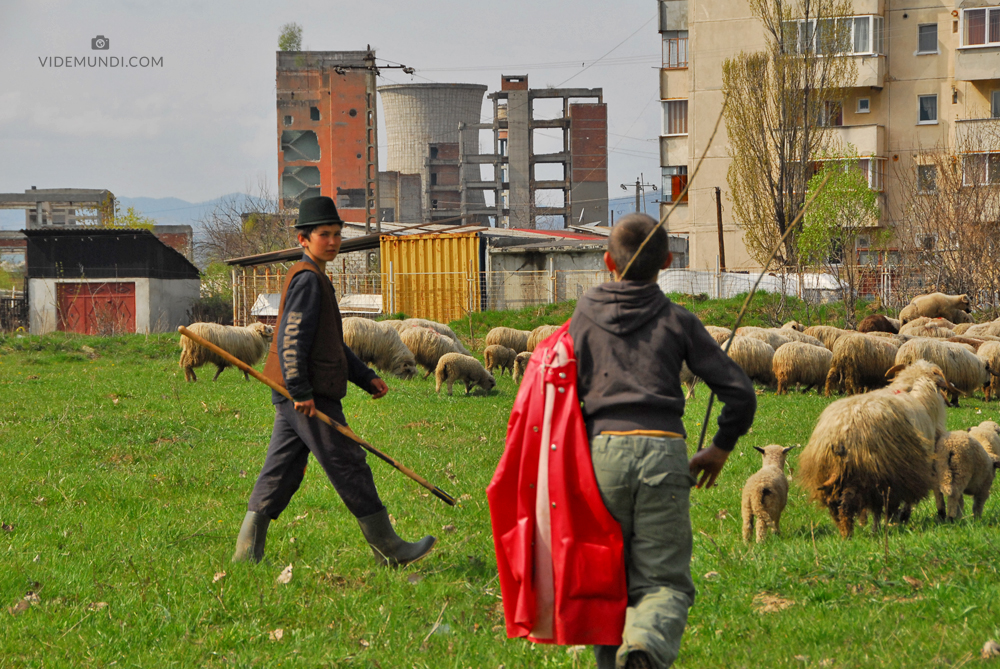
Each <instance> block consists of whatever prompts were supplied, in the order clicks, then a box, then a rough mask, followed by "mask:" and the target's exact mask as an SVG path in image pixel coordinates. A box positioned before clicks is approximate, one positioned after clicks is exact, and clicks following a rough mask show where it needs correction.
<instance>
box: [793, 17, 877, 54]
mask: <svg viewBox="0 0 1000 669" xmlns="http://www.w3.org/2000/svg"><path fill="white" fill-rule="evenodd" d="M858 19H868V21H867V23H868V36H867V39H866V41H867V47H868V48H867V49H862V50H860V51H859V50H856V49H855V44H854V40H855V30H856V27H857V25H858V23H857V20H858ZM820 20H821V21H833V20H845V21H846V20H850V21H851V35H850V39H849V40H848V43H849V45H850V49H851V50H850V51H848V52H844V53H830V54H826V53H820V52H819V51H818V50H817V44H816V39H817V35H818V34H819V33H821V32H822V31H821V30H820V31H817V30H816V19H808V20H806V19H791V20H789V21H784V22H783V23H786V24H789V25H790V24H795V26H796V31H795V37H794V42H793V41H792V40H791V39H789V37H788V36H786V38H785V42H786V45H787V46H788V47H791V46H794V47H795V53H797V54H803V53H805V52H804V51H803V36H805V38H806V40H807V41H809V42H811V43H812V48H811V50H810V51H809V53H813V54H816V55H817V56H869V57H877V56H884V55H885V18H884V17H882V16H880V15H878V14H853V15H851V16H839V17H833V18H829V19H820ZM804 24H808V28H807V29H806V30H803V29H802V26H803V25H804Z"/></svg>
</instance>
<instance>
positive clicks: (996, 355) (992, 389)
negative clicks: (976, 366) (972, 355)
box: [976, 341, 1000, 402]
mask: <svg viewBox="0 0 1000 669" xmlns="http://www.w3.org/2000/svg"><path fill="white" fill-rule="evenodd" d="M976 355H977V356H979V358H980V359H981V360H983V361H984V362H985V363H986V364H987V365H988V366H989V368H990V370H995V371H997V372H1000V342H996V341H987V342H984V343H983V344H982V346H980V347H979V350H977V351H976ZM983 394H984V395H985V396H986V401H987V402H989V401H990V400H991V399H992V398H993V395H996V396H997V397H1000V378H997V376H996V375H995V374H990V382H989V385H987V386H985V387H984V388H983Z"/></svg>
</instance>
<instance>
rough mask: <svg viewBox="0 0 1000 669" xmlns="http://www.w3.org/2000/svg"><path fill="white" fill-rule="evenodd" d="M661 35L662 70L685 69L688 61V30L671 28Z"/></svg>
mask: <svg viewBox="0 0 1000 669" xmlns="http://www.w3.org/2000/svg"><path fill="white" fill-rule="evenodd" d="M661 34H662V35H663V47H662V51H663V52H662V54H661V55H662V58H663V59H662V62H661V67H662V68H663V69H664V70H686V69H687V67H688V62H689V54H688V31H687V30H671V31H667V32H663V33H661Z"/></svg>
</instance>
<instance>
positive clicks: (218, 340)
mask: <svg viewBox="0 0 1000 669" xmlns="http://www.w3.org/2000/svg"><path fill="white" fill-rule="evenodd" d="M188 330H190V331H191V332H193V333H194V334H196V335H198V336H200V337H202V338H204V339H207V340H208V341H210V342H212V343H213V344H215V345H216V346H218V347H219V348H221V349H223V350H224V351H226V352H227V353H230V354H232V355H233V356H234V357H236V358H237V359H238V360H241V361H242V362H245V363H246V364H248V365H250V366H251V367H252V366H253V365H256V364H257V363H258V362H260V361H261V359H262V358H263V357H264V356H265V355H266V354H267V348H268V346H270V344H271V337H273V336H274V328H273V327H271V326H270V325H265V324H264V323H251V324H250V325H247V326H246V327H235V326H232V325H219V324H218V323H192V324H191V325H189V326H188ZM180 346H181V359H180V361H179V364H180V366H181V368H182V369H183V370H184V378H185V379H186V380H188V381H191V382H194V381H197V380H198V377H197V376H196V375H195V373H194V370H195V368H196V367H201V366H202V365H205V364H208V363H212V364H213V365H215V366H216V367H217V368H218V371H216V372H215V376H214V377H212V380H213V381H215V380H216V379H217V378H219V374H222V372H223V370H225V369H226V367H230V366H231V365H230V363H229V362H227V361H226V360H224V359H223V358H222V357H220V356H219V355H217V354H215V353H213V352H212V351H209V350H208V349H207V348H204V347H203V346H200V345H198V344H196V343H194V341H192V340H191V339H190V338H188V337H185V336H183V335H182V336H181V341H180ZM243 378H244V379H247V380H249V379H250V375H249V374H247V373H246V372H243Z"/></svg>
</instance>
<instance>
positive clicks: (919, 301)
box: [899, 293, 972, 325]
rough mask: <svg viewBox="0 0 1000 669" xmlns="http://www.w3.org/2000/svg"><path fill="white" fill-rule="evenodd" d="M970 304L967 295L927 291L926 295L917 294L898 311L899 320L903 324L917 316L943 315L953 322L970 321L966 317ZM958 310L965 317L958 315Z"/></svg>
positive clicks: (934, 316)
mask: <svg viewBox="0 0 1000 669" xmlns="http://www.w3.org/2000/svg"><path fill="white" fill-rule="evenodd" d="M971 308H972V305H971V303H970V302H969V297H968V296H967V295H964V294H963V295H945V294H944V293H928V294H927V295H917V296H916V297H914V298H913V299H912V300H910V303H909V304H908V305H906V307H904V308H903V310H902V311H900V312H899V320H900V321H902V323H903V325H906V324H907V323H908V322H910V321H912V320H914V319H916V318H919V317H920V316H930V317H931V318H936V317H939V316H940V317H944V318H947V319H948V320H950V321H952V322H954V323H959V322H962V323H967V322H971V321H970V320H969V319H968V312H969V311H970V310H971ZM959 312H964V313H965V314H966V316H965V317H961V316H958V314H959Z"/></svg>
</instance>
